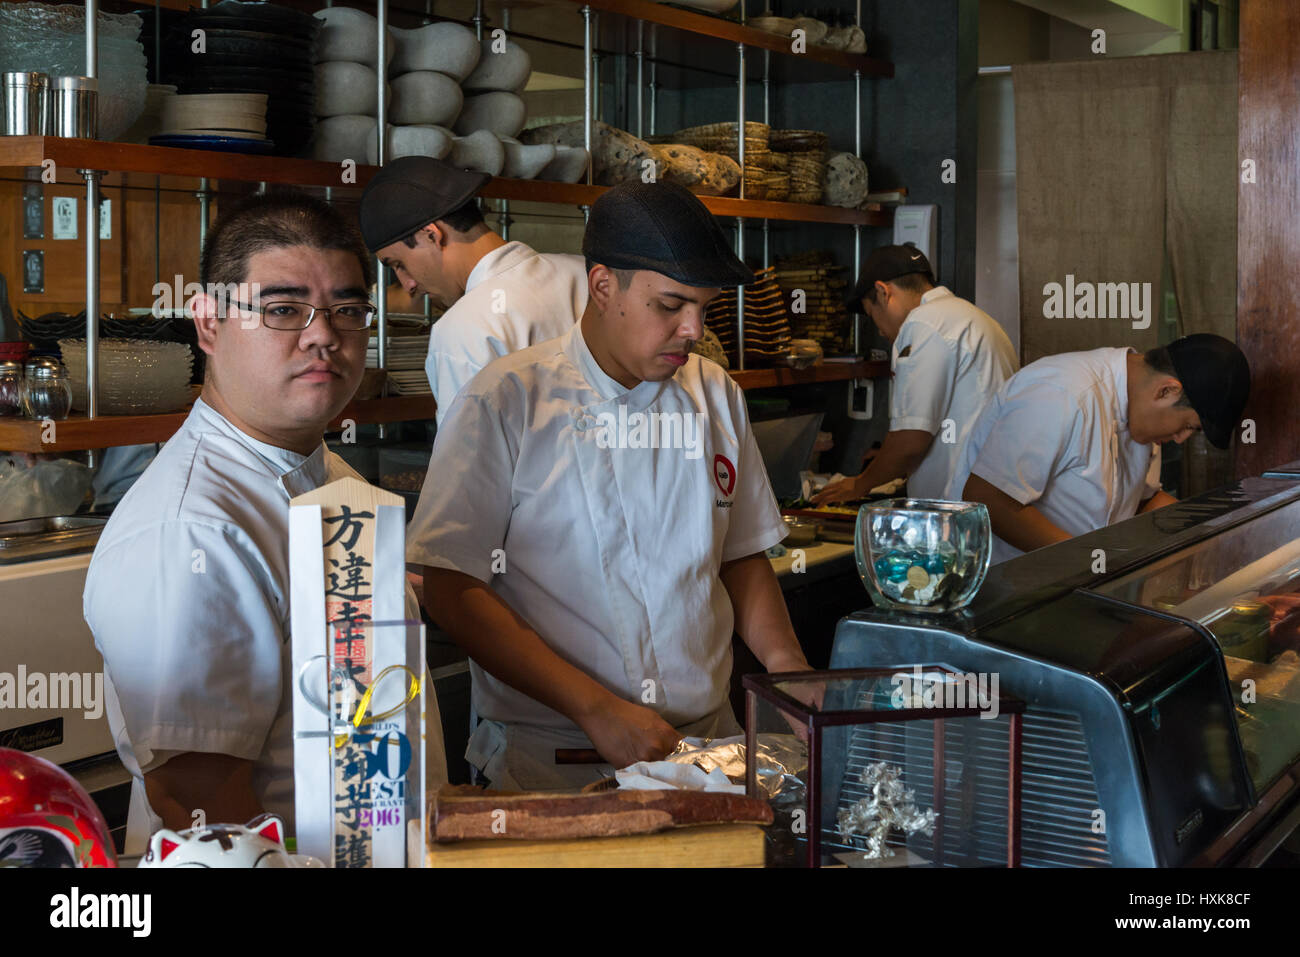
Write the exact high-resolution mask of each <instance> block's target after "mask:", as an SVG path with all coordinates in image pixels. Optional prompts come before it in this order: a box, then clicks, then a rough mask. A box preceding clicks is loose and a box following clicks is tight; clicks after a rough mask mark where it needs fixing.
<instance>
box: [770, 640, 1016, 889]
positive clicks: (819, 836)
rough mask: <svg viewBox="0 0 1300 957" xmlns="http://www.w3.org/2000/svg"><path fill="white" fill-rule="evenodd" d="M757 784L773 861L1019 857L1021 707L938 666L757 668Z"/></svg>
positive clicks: (983, 861) (982, 862)
mask: <svg viewBox="0 0 1300 957" xmlns="http://www.w3.org/2000/svg"><path fill="white" fill-rule="evenodd" d="M744 685H745V713H746V722H745V724H746V730H745V734H746V746H745V753H746V755H748V756H749V757H748V760H747V762H746V790H747V793H748V794H749V795H751V796H762V797H766V798H767V799H768V800H769V801H770V802H771V804H772V809H773V813H774V821H773V824H772V826H771V827H769V828H768V863H769V865H771V866H797V865H800V864H806V865H807V866H809V867H821V866H827V865H831V866H834V865H846V866H849V867H988V866H1008V867H1014V866H1016V865H1017V864H1018V863H1019V856H1020V826H1019V815H1020V796H1019V791H1020V768H1021V759H1020V739H1021V726H1020V714H1021V712H1022V711H1023V710H1024V704H1023V702H1020V701H1018V700H1016V699H1015V698H1012V697H1010V696H1008V695H1005V694H1002V693H1000V691H999V688H998V684H997V680H996V676H991V675H987V674H986V675H975V674H958V673H956V672H954V671H953V670H951V669H949V668H945V667H942V666H938V665H926V666H920V665H918V666H916V667H915V668H912V669H907V670H898V669H893V668H862V669H847V670H842V671H812V672H795V673H787V674H769V675H746V676H745V679H744Z"/></svg>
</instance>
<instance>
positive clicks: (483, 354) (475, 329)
mask: <svg viewBox="0 0 1300 957" xmlns="http://www.w3.org/2000/svg"><path fill="white" fill-rule="evenodd" d="M586 308H587V268H586V263H585V261H584V260H583V258H582V257H581V256H568V255H559V254H551V253H539V252H537V251H535V250H533V249H532V248H530V247H528V246H525V245H524V244H523V243H520V242H512V243H506V244H505V245H504V246H500V247H498V248H496V249H494V250H492V252H490V253H488V254H487V255H486V256H484V257H483V258H482V259H480V260H479V261H478V263H477V264H475V266H474V268H473V269H472V270H470V274H469V278H468V279H467V280H466V282H465V295H463V296H461V297H460V299H458V300H457V301H456V302H455V303H453V304H452V306H451V308H450V309H448V310H447V311H446V312H444V313H443V314H442V317H441V318H439V319H438V320H437V321H436V322H435V323H434V324H433V330H432V331H431V332H430V334H429V354H428V357H427V358H426V359H425V361H424V371H425V374H426V375H427V376H428V377H429V386H430V388H432V389H433V397H434V399H435V400H436V401H437V403H438V409H437V412H436V413H435V416H436V418H437V422H438V424H439V425H442V421H443V418H444V417H445V416H446V414H447V413H446V410H447V409H448V408H449V407H450V406H451V400H452V399H453V398H454V397H455V395H456V393H457V392H459V391H460V390H461V389H462V388H463V387H464V385H465V383H466V382H468V381H469V380H470V379H472V378H474V376H475V375H477V374H478V371H479V370H480V369H482V368H483V367H484V366H485V365H487V364H488V363H489V362H491V361H492V360H493V359H496V358H499V357H500V356H504V355H509V354H510V353H512V352H517V351H518V350H520V349H523V348H525V347H527V346H531V345H536V344H537V343H539V342H545V341H546V340H547V339H554V338H556V337H557V336H562V335H564V334H565V333H566V332H568V331H569V330H570V329H572V328H573V324H574V323H575V322H576V321H577V320H578V317H579V316H581V315H582V313H583V310H584V309H586Z"/></svg>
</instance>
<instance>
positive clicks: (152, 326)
mask: <svg viewBox="0 0 1300 957" xmlns="http://www.w3.org/2000/svg"><path fill="white" fill-rule="evenodd" d="M18 320H19V325H20V327H21V329H22V337H23V339H24V340H26V341H27V342H29V343H31V345H32V351H33V353H38V354H47V355H56V356H57V355H58V354H59V340H60V339H85V338H86V311H85V310H84V309H83V310H82V311H81V312H79V313H77V314H76V315H75V316H74V315H69V314H68V313H66V312H47V313H45V314H44V315H43V316H37V317H36V318H34V319H33V318H31V317H30V316H26V315H24V314H23V312H22V311H21V310H19V312H18ZM99 337H100V339H141V340H147V341H149V342H183V343H185V345H187V346H189V347H190V351H191V352H192V353H193V354H194V358H195V361H194V366H193V375H192V377H191V381H193V382H202V381H203V365H204V360H205V359H206V356H205V355H204V354H203V351H202V350H201V349H200V348H199V339H198V332H197V331H196V330H195V328H194V320H192V319H188V318H186V317H185V316H184V315H176V314H173V315H170V316H164V317H162V318H155V317H154V316H152V315H146V316H138V317H125V316H100V319H99Z"/></svg>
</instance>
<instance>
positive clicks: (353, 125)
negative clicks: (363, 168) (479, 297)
mask: <svg viewBox="0 0 1300 957" xmlns="http://www.w3.org/2000/svg"><path fill="white" fill-rule="evenodd" d="M375 127H376V121H375V118H374V117H373V116H360V115H358V114H354V113H349V114H346V115H345V116H331V117H328V118H326V119H323V120H321V121H319V122H318V123H317V124H316V139H315V140H313V141H312V158H313V159H318V160H325V161H327V162H330V163H341V162H343V161H344V160H352V161H353V162H355V163H362V162H364V161H365V159H366V156H367V154H368V152H369V150H370V149H371V148H372V144H373V143H374V142H375Z"/></svg>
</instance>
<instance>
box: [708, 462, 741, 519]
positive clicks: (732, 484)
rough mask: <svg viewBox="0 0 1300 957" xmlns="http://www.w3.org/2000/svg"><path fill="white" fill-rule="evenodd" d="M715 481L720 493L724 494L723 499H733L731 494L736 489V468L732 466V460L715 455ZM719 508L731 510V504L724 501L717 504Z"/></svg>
mask: <svg viewBox="0 0 1300 957" xmlns="http://www.w3.org/2000/svg"><path fill="white" fill-rule="evenodd" d="M713 481H714V482H715V483H716V484H717V486H718V491H720V492H721V493H722V498H724V499H727V498H730V497H731V493H732V492H733V491H735V489H736V466H734V465H732V464H731V459H729V458H727V457H726V456H725V455H715V456H714V457H713ZM716 504H717V506H718V507H719V508H730V507H731V503H730V502H725V501H722V500H721V499H720V500H719V501H718V502H717V503H716Z"/></svg>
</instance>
